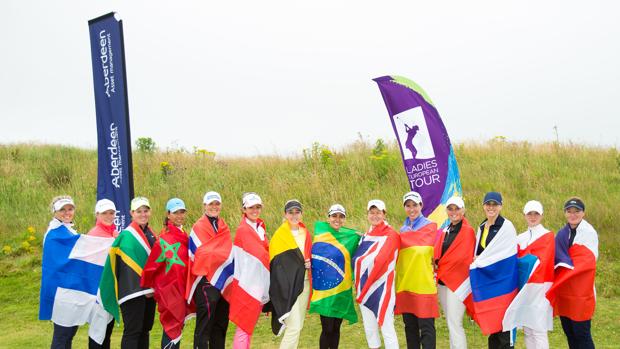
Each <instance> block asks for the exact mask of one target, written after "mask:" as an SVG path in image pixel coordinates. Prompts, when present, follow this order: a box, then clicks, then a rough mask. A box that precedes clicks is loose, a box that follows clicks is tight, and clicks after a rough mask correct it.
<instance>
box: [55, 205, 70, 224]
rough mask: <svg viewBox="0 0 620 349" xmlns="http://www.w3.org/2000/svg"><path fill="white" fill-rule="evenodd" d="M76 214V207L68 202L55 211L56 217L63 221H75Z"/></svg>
mask: <svg viewBox="0 0 620 349" xmlns="http://www.w3.org/2000/svg"><path fill="white" fill-rule="evenodd" d="M74 216H75V207H74V206H73V205H71V204H66V205H64V206H63V207H62V208H61V209H60V210H58V211H56V212H54V217H56V218H57V219H59V220H60V221H61V222H63V223H71V222H73V217H74Z"/></svg>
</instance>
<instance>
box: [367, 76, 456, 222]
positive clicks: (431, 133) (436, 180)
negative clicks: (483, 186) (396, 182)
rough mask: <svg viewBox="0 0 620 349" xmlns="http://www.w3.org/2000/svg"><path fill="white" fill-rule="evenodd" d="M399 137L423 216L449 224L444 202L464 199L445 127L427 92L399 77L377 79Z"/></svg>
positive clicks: (402, 153) (405, 164) (404, 159)
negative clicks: (451, 198) (421, 204)
mask: <svg viewBox="0 0 620 349" xmlns="http://www.w3.org/2000/svg"><path fill="white" fill-rule="evenodd" d="M374 81H375V82H376V83H377V84H378V85H379V90H380V91H381V95H382V96H383V101H384V102H385V106H386V107H387V110H388V114H389V116H390V120H391V121H392V128H393V129H394V133H395V134H396V139H397V140H398V145H399V148H400V154H401V156H402V159H403V165H404V167H405V172H406V173H407V178H408V179H409V185H410V187H411V190H415V191H417V192H418V193H420V194H421V195H422V198H423V200H424V207H423V209H422V213H423V214H424V215H425V216H426V217H428V218H429V219H430V220H432V221H434V222H436V223H437V224H438V225H441V226H444V225H446V222H447V218H448V216H447V215H446V211H445V203H446V201H447V200H448V199H449V198H450V197H452V196H463V190H462V188H461V179H460V175H459V169H458V165H457V163H456V157H455V156H454V151H453V149H452V145H451V144H450V138H449V137H448V132H447V131H446V127H445V126H444V124H443V122H442V121H441V117H440V116H439V113H438V112H437V109H435V106H434V105H433V102H432V101H431V99H430V98H429V97H428V95H427V94H426V92H424V90H422V88H421V87H420V86H418V84H416V83H415V82H413V81H411V80H409V79H407V78H404V77H400V76H383V77H380V78H376V79H374Z"/></svg>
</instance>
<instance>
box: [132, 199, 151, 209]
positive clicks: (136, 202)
mask: <svg viewBox="0 0 620 349" xmlns="http://www.w3.org/2000/svg"><path fill="white" fill-rule="evenodd" d="M142 206H146V207H148V208H151V203H150V202H149V199H147V198H145V197H144V196H136V197H135V198H133V200H131V204H130V205H129V208H130V209H131V210H132V211H135V210H137V209H139V208H140V207H142Z"/></svg>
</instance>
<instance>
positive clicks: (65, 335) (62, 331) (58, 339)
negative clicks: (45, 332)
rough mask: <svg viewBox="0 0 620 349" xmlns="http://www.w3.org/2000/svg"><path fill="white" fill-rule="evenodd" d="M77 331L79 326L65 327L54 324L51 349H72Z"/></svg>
mask: <svg viewBox="0 0 620 349" xmlns="http://www.w3.org/2000/svg"><path fill="white" fill-rule="evenodd" d="M77 330H78V327H77V326H71V327H65V326H60V325H56V324H54V334H53V335H52V346H51V349H71V342H73V337H74V336H75V333H76V332H77Z"/></svg>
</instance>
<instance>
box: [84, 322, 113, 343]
mask: <svg viewBox="0 0 620 349" xmlns="http://www.w3.org/2000/svg"><path fill="white" fill-rule="evenodd" d="M112 330H114V320H112V321H110V323H109V324H108V327H106V329H105V339H104V340H103V343H101V344H99V343H97V342H95V341H94V340H93V339H92V338H90V337H88V349H110V337H112Z"/></svg>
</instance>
